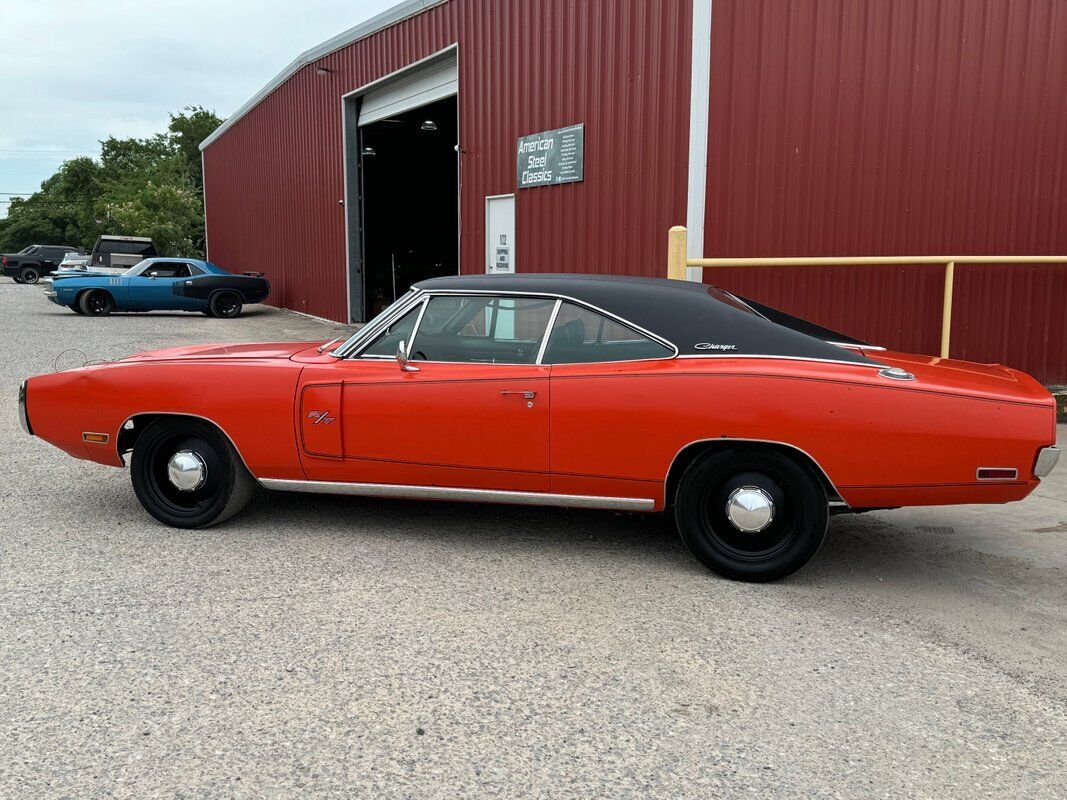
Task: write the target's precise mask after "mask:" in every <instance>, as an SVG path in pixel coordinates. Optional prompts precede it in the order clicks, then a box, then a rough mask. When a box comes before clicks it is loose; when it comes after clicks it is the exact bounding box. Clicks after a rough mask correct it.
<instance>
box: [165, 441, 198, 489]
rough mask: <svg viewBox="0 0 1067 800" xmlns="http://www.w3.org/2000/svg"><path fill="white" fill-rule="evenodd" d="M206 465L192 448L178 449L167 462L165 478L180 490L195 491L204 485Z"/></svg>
mask: <svg viewBox="0 0 1067 800" xmlns="http://www.w3.org/2000/svg"><path fill="white" fill-rule="evenodd" d="M206 478H207V465H206V464H205V463H204V459H202V458H201V457H200V456H199V455H198V454H197V453H194V452H193V451H192V450H179V451H178V452H177V453H175V454H174V455H172V456H171V457H170V461H168V462H167V479H168V480H169V481H170V482H171V483H172V484H173V485H174V487H175V488H176V489H178V490H179V491H182V492H195V491H196V490H197V489H199V488H200V487H201V486H203V485H204V480H205V479H206Z"/></svg>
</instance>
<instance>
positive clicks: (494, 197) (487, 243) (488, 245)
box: [482, 192, 519, 274]
mask: <svg viewBox="0 0 1067 800" xmlns="http://www.w3.org/2000/svg"><path fill="white" fill-rule="evenodd" d="M508 197H510V198H511V199H512V201H515V192H508V193H506V194H487V195H486V196H485V262H484V263H483V264H482V267H483V269H484V268H485V267H486V266H488V265H489V263H490V258H489V254H490V253H491V252H492V250H493V244H492V242H490V241H489V201H490V200H504V199H506V198H508ZM511 210H512V211H513V212H516V211H517V203H516V202H513V203H512V206H511ZM517 216H518V215H517V213H513V215H512V217H511V222H512V228H513V229H514V228H515V227H517V225H518V223H517V222H516V217H517ZM518 235H519V234H518V231H515V230H513V231H512V236H513V237H515V238H518ZM510 247H511V271H512V272H513V273H515V272H516V270H515V242H512V243H511V245H510ZM486 274H491V273H489V271H488V270H486Z"/></svg>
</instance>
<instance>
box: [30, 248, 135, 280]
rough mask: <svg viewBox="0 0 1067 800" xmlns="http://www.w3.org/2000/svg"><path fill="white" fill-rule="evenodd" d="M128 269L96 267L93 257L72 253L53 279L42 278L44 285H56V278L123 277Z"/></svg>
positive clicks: (54, 274) (61, 264)
mask: <svg viewBox="0 0 1067 800" xmlns="http://www.w3.org/2000/svg"><path fill="white" fill-rule="evenodd" d="M127 269H128V267H94V266H93V265H92V256H87V255H77V254H74V253H70V254H68V255H67V257H66V258H64V259H63V261H62V263H60V265H59V267H58V268H57V269H56V271H55V272H54V273H53V277H48V278H42V281H43V282H44V283H55V280H54V278H69V277H85V276H86V275H88V274H89V273H92V274H93V275H121V274H122V273H124V272H126V270H127Z"/></svg>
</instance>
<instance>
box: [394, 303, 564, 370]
mask: <svg viewBox="0 0 1067 800" xmlns="http://www.w3.org/2000/svg"><path fill="white" fill-rule="evenodd" d="M555 304H556V301H555V300H552V299H549V298H539V297H494V296H492V295H470V296H457V295H439V296H437V297H431V298H430V300H429V303H428V304H427V306H426V314H425V315H424V316H423V318H422V324H421V325H419V329H418V331H416V332H415V340H414V341H413V342H412V345H411V357H412V358H413V359H419V360H425V361H451V362H462V363H485V364H533V363H534V362H535V361H536V360H537V353H538V351H539V350H540V348H541V340H542V338H543V337H544V335H545V330H546V328H547V327H548V319H549V317H550V316H551V315H552V309H553V307H555Z"/></svg>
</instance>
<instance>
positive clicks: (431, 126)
mask: <svg viewBox="0 0 1067 800" xmlns="http://www.w3.org/2000/svg"><path fill="white" fill-rule="evenodd" d="M419 128H421V129H422V130H424V131H435V130H437V123H436V122H434V121H433V120H432V119H428V120H426V121H425V122H424V123H422V124H421V125H420V126H419Z"/></svg>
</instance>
